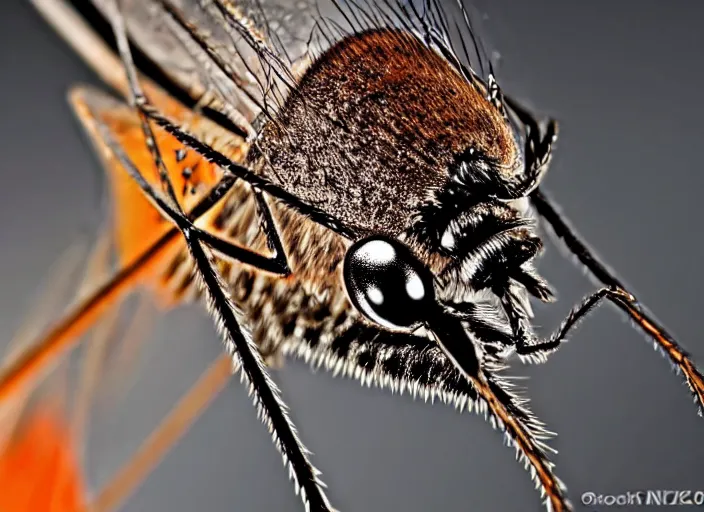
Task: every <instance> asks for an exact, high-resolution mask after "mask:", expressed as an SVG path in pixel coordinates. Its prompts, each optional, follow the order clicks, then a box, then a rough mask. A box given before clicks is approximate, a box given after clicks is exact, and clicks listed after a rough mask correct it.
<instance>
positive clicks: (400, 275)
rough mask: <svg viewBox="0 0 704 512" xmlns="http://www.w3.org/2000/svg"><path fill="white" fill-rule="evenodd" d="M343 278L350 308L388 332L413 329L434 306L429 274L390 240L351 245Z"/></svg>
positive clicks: (407, 252) (403, 248)
mask: <svg viewBox="0 0 704 512" xmlns="http://www.w3.org/2000/svg"><path fill="white" fill-rule="evenodd" d="M343 276H344V279H345V287H346V288H347V293H348V295H349V297H350V299H351V300H352V303H353V304H354V306H355V307H356V308H357V309H358V310H359V311H360V312H361V313H362V314H363V315H365V316H366V317H367V318H369V319H370V320H372V321H374V322H376V323H378V324H381V325H383V326H385V327H388V328H391V329H412V328H415V327H416V326H418V324H420V323H421V322H422V321H423V320H424V319H425V318H426V317H427V314H428V312H429V309H428V308H429V307H431V306H432V305H433V303H434V291H433V279H432V275H431V273H430V271H429V270H428V269H427V268H426V267H425V266H424V265H423V264H422V263H421V262H420V261H418V259H417V258H416V257H415V256H414V255H413V253H411V251H410V250H409V249H408V248H407V247H406V246H405V245H404V244H402V243H401V242H399V241H398V240H394V239H393V238H387V237H383V236H372V237H369V238H365V239H362V240H360V241H358V242H355V243H354V244H353V245H352V246H351V247H350V248H349V249H348V251H347V254H346V255H345V262H344V266H343Z"/></svg>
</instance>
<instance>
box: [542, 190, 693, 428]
mask: <svg viewBox="0 0 704 512" xmlns="http://www.w3.org/2000/svg"><path fill="white" fill-rule="evenodd" d="M531 200H532V202H533V204H534V205H535V208H536V210H537V212H538V214H539V215H540V216H541V217H542V218H543V219H545V220H546V221H547V222H548V224H550V226H551V227H552V229H553V232H554V234H555V236H556V237H557V238H558V239H560V240H561V241H562V242H563V243H564V244H565V246H566V247H567V249H569V251H570V252H571V253H572V254H573V255H575V256H576V257H577V258H578V259H579V261H580V262H581V263H582V265H584V266H585V267H586V269H587V270H588V271H589V273H590V274H591V275H592V276H593V277H594V278H596V279H598V280H599V281H601V282H602V283H603V284H604V285H606V286H609V287H610V288H612V289H613V290H614V296H613V299H612V302H614V304H616V305H617V306H618V307H619V308H620V309H621V310H622V311H624V312H625V313H626V314H627V315H628V316H629V317H630V318H631V319H632V320H633V321H634V322H635V323H636V325H637V326H638V327H640V329H641V330H642V331H643V332H644V333H645V334H646V335H647V336H648V337H650V338H651V339H652V340H653V342H654V343H655V344H656V346H657V347H658V348H660V349H661V350H662V351H663V353H664V354H665V355H666V356H667V358H668V359H669V360H670V361H671V362H672V364H673V365H675V368H677V370H678V371H680V372H682V374H683V375H684V378H685V381H686V382H687V385H688V386H689V389H690V391H691V392H692V394H693V395H694V398H695V402H696V403H697V405H698V406H699V415H700V416H701V415H702V412H703V411H704V377H702V374H701V372H700V371H699V370H698V369H697V368H696V366H695V365H694V362H693V361H692V360H691V359H690V357H689V354H688V353H687V352H686V351H685V350H684V349H683V348H682V347H680V346H679V344H678V343H677V342H676V341H675V339H674V337H673V336H671V335H670V334H669V333H668V332H667V330H666V329H665V328H664V327H663V326H662V324H660V323H659V322H658V321H657V320H656V319H655V318H654V317H653V315H652V314H651V313H650V312H648V310H647V309H646V308H645V306H643V305H642V304H640V303H639V302H638V301H637V299H636V298H635V296H634V295H633V294H632V293H630V292H629V291H628V289H627V288H626V287H625V286H624V285H623V283H622V282H621V281H620V280H619V279H618V278H617V277H616V276H615V274H614V273H613V272H612V271H611V270H609V269H608V268H607V267H606V265H605V264H604V263H603V262H602V261H601V260H600V259H599V258H598V257H597V256H596V255H595V254H594V253H593V252H592V251H591V250H590V249H589V247H588V246H587V245H586V243H585V242H583V241H582V240H581V237H580V236H579V235H578V234H577V233H576V232H575V231H574V230H573V229H572V228H571V227H570V226H569V224H568V222H567V220H565V218H564V217H563V216H562V215H561V214H560V213H559V212H558V211H557V208H556V207H555V206H554V205H553V204H552V201H551V200H550V199H549V198H548V197H546V196H545V194H543V193H542V192H541V191H540V190H536V191H535V192H534V193H533V194H532V195H531Z"/></svg>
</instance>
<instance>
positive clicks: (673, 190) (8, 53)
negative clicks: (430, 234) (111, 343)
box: [0, 0, 704, 512]
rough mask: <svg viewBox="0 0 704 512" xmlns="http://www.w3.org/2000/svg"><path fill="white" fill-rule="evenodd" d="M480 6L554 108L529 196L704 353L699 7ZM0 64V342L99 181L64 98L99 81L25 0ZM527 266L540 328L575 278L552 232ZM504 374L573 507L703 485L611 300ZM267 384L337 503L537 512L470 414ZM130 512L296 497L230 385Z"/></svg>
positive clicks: (84, 227) (691, 413)
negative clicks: (277, 391) (534, 278)
mask: <svg viewBox="0 0 704 512" xmlns="http://www.w3.org/2000/svg"><path fill="white" fill-rule="evenodd" d="M479 5H480V10H482V11H483V12H486V13H487V15H488V20H486V21H485V22H484V27H485V29H486V32H487V33H488V38H489V41H490V43H491V47H492V48H493V49H495V50H498V51H500V53H501V55H502V61H501V64H500V67H499V77H500V79H501V83H502V84H503V86H504V88H506V89H507V90H508V91H511V92H513V93H514V94H516V95H518V96H519V97H521V98H523V99H525V100H526V101H527V102H528V103H529V104H531V105H532V106H534V107H536V108H537V109H539V110H540V111H542V112H545V113H549V114H552V115H554V116H556V117H557V118H559V119H560V120H561V121H562V134H561V135H562V137H561V140H560V146H559V151H558V153H557V156H556V158H555V160H554V164H553V166H552V169H551V174H550V176H549V178H548V179H547V182H546V184H545V186H546V188H547V189H548V190H549V191H550V192H552V193H553V195H554V196H555V197H557V198H559V200H560V203H561V204H562V206H563V207H564V210H565V211H566V212H567V213H568V214H569V215H570V216H571V218H572V220H573V221H574V223H575V225H577V226H578V227H579V229H580V231H581V232H582V233H583V234H584V235H585V236H586V237H587V239H588V240H590V241H591V243H592V245H593V246H594V247H596V248H597V249H598V251H599V252H600V254H602V255H603V256H604V257H605V258H606V259H607V261H608V262H610V264H611V265H612V266H613V267H614V268H616V269H618V270H619V271H620V273H621V275H622V276H623V278H624V279H625V280H626V282H628V283H632V284H633V286H634V289H635V290H636V292H637V294H638V295H639V297H640V298H641V300H642V301H643V302H645V303H646V304H648V305H649V306H650V307H651V309H652V310H653V311H655V312H656V313H657V315H658V317H659V318H660V319H661V320H662V321H663V322H664V323H665V324H666V325H668V326H670V327H671V329H672V330H673V331H674V332H675V333H676V335H677V336H678V337H679V339H680V340H681V341H682V343H683V344H684V345H685V346H686V347H687V348H688V349H689V350H690V351H691V352H692V353H693V354H694V356H695V357H696V358H697V359H698V361H700V362H704V338H703V337H702V333H701V327H700V319H701V317H702V313H701V311H700V310H701V302H702V300H701V296H700V293H701V288H702V284H703V283H704V279H703V273H702V269H701V266H700V265H701V261H702V256H703V252H704V244H702V242H701V237H702V235H701V221H700V215H701V209H700V197H701V190H702V185H704V173H703V172H702V171H703V170H704V163H703V162H702V147H703V143H704V138H703V135H704V128H703V127H702V124H701V120H702V119H703V118H704V100H703V99H702V90H703V89H704V66H703V65H702V50H704V31H702V29H701V26H702V22H703V21H704V3H702V2H695V1H692V0H679V1H670V2H665V1H644V0H638V1H635V0H634V1H626V0H621V1H619V2H612V1H605V0H603V1H591V2H563V1H561V0H542V1H535V0H534V1H530V2H527V1H510V0H501V1H493V2H491V3H489V2H484V4H481V3H480V4H479ZM0 73H1V76H2V80H0V218H1V219H2V222H0V279H1V282H2V287H1V288H0V336H1V337H2V339H9V338H10V337H11V335H12V332H13V330H14V329H15V328H16V327H17V326H18V325H19V318H20V317H21V316H22V313H23V312H24V311H26V310H27V309H28V308H29V307H30V305H31V303H32V301H33V300H34V299H35V298H36V293H37V291H38V290H39V289H40V288H39V286H40V283H41V282H42V277H44V276H46V274H47V272H48V269H49V268H50V266H51V263H52V261H54V260H55V259H56V257H57V255H58V254H60V253H61V252H62V251H63V250H64V249H65V248H66V247H67V246H68V245H69V243H70V241H72V240H74V239H75V238H76V236H81V235H90V233H92V232H93V231H94V230H95V229H96V228H97V227H98V226H99V224H100V221H101V218H102V217H103V216H104V205H103V200H102V197H103V186H104V181H103V179H102V177H101V175H100V170H99V168H98V166H97V164H96V160H95V159H94V157H93V156H92V155H91V152H90V149H89V147H88V145H87V144H85V142H84V140H83V138H82V134H81V133H80V130H79V129H78V128H77V125H76V123H75V122H74V121H73V119H72V115H71V113H70V110H69V108H68V106H67V104H66V102H65V101H64V96H65V91H66V90H67V88H68V87H69V86H70V85H71V84H73V83H75V82H77V81H84V82H85V81H87V82H95V79H94V77H93V76H92V74H91V72H90V71H89V70H88V69H86V68H85V66H83V64H82V63H81V62H80V61H79V60H78V59H77V58H76V57H75V56H73V55H72V54H71V52H70V51H69V49H68V48H67V47H66V46H64V44H63V43H62V42H61V41H60V40H59V39H58V37H56V36H55V35H54V34H53V32H52V31H51V30H50V29H49V28H48V27H46V26H45V25H44V23H43V22H42V20H41V19H40V18H39V16H37V15H36V14H35V13H34V12H33V10H32V8H31V6H30V5H28V3H26V2H19V1H17V0H4V1H2V2H0ZM541 270H542V271H543V273H544V274H545V275H546V277H547V278H548V279H549V280H550V281H551V282H552V283H553V284H554V285H555V286H556V287H557V289H558V291H559V293H560V299H561V300H560V302H559V303H558V304H556V305H554V306H550V307H547V308H544V307H541V308H540V309H539V310H538V316H539V318H538V323H539V324H540V325H541V326H542V327H543V328H544V331H545V332H547V331H548V330H551V329H552V328H553V327H554V326H556V325H557V324H558V323H559V321H560V319H561V318H562V316H563V315H564V314H565V313H566V311H567V310H568V309H569V307H570V306H571V305H572V304H573V303H574V302H575V301H577V300H578V299H579V298H580V297H581V296H582V295H584V294H585V293H586V292H587V291H588V290H589V288H590V285H589V283H588V282H587V281H586V280H585V279H584V278H583V277H582V276H581V273H580V272H579V271H578V270H574V269H573V268H572V267H571V266H570V265H569V263H568V262H567V261H566V260H564V259H562V258H561V256H560V254H559V252H558V251H556V250H555V249H554V248H553V247H551V246H549V248H548V252H547V254H546V255H545V257H544V259H543V261H542V263H541ZM169 318H170V319H171V320H173V321H174V324H173V325H176V327H168V328H164V329H163V330H162V331H161V334H162V336H164V335H166V334H168V336H165V337H166V338H171V339H172V342H173V343H177V342H178V341H179V340H180V341H182V343H180V344H178V345H174V346H178V347H180V348H179V349H178V350H173V351H172V352H176V353H177V354H176V355H178V356H180V357H181V358H182V359H185V360H186V361H189V360H200V361H201V362H202V361H205V360H207V359H208V358H209V357H212V356H213V354H215V353H216V352H217V350H218V348H217V347H218V340H217V338H216V337H215V336H214V335H213V334H212V329H210V327H209V326H208V322H207V320H205V319H204V317H203V315H201V314H200V313H199V312H198V311H197V308H196V309H193V308H191V309H190V310H185V311H181V312H179V314H177V315H171V316H170V317H169ZM170 343H171V342H170ZM189 351H190V352H189ZM186 367H188V365H187V364H185V363H184V364H183V366H182V367H180V366H178V365H177V364H175V363H174V364H170V365H167V366H163V365H162V366H161V367H158V368H160V370H161V371H162V374H160V375H162V376H164V375H166V374H169V375H170V377H163V378H164V379H167V380H165V381H164V382H167V381H168V379H169V378H170V379H172V380H173V381H174V382H177V383H178V384H174V386H175V387H178V386H179V385H180V386H186V385H187V384H188V382H189V378H188V377H187V375H188V374H189V370H187V369H186ZM158 371H159V369H157V370H155V371H154V372H155V373H158ZM513 373H514V374H519V375H528V376H530V380H529V381H528V382H527V386H528V388H529V392H530V396H531V397H532V399H533V401H532V405H533V408H534V409H535V411H536V412H537V413H538V414H539V416H540V417H541V418H542V419H544V420H545V421H546V422H547V423H548V427H549V428H551V429H552V430H556V431H557V432H559V436H558V437H557V438H556V439H555V440H554V441H553V442H552V445H553V446H554V447H556V448H557V449H558V450H559V452H560V453H559V455H558V456H557V457H556V461H557V471H558V474H559V475H560V476H561V478H562V479H563V480H564V481H565V482H566V483H567V485H568V488H569V490H570V496H571V497H572V499H573V501H574V502H575V503H576V504H578V503H579V497H580V495H581V493H583V492H585V491H594V492H597V493H620V492H624V491H629V490H636V489H646V488H665V489H667V488H671V489H702V490H704V429H703V428H702V425H703V424H702V420H701V419H698V418H697V417H696V414H695V408H694V406H693V405H692V403H691V400H690V398H689V395H688V393H687V391H686V389H685V388H684V387H683V384H682V383H681V380H680V379H679V378H677V377H675V376H674V375H673V374H672V373H671V372H670V370H669V368H668V364H667V363H666V362H665V361H664V360H663V359H662V358H661V357H659V356H658V355H657V354H655V353H654V352H653V350H652V349H651V347H650V345H649V344H646V343H645V342H644V341H643V337H642V336H641V334H640V333H638V332H635V331H633V330H630V329H629V326H628V324H627V323H626V322H624V321H623V320H622V319H621V318H620V317H619V315H618V314H617V313H616V312H615V311H614V310H612V309H611V308H605V309H603V310H601V311H599V312H598V313H596V314H595V315H594V317H593V318H592V319H591V320H590V321H587V322H586V323H584V324H583V325H582V327H581V329H580V330H579V332H578V333H577V334H575V335H574V336H572V338H571V342H570V343H569V344H567V345H566V346H564V347H563V348H562V350H560V351H559V353H557V354H556V355H554V356H553V357H552V359H551V360H550V362H549V363H547V364H545V365H542V366H537V367H521V366H520V365H518V364H517V365H515V366H514V371H513ZM276 379H277V381H278V382H279V383H280V384H281V386H282V388H283V390H284V394H285V398H286V399H287V400H288V402H289V404H290V405H291V406H292V409H293V411H294V412H293V415H294V418H295V420H296V421H297V423H298V426H299V427H300V429H301V431H302V435H303V439H304V441H305V442H306V443H307V445H308V446H309V447H310V448H311V449H312V450H313V451H314V452H315V459H314V460H315V463H316V464H317V465H318V467H320V468H321V469H322V470H323V471H324V478H325V481H326V482H327V483H328V484H329V486H330V496H331V497H332V499H333V503H334V504H335V505H336V506H337V507H339V508H341V509H343V510H355V511H356V510H369V511H381V510H407V511H426V510H438V509H443V510H458V511H460V510H462V511H466V510H472V511H477V512H480V511H526V510H539V502H538V495H537V494H536V493H535V492H534V491H533V490H532V488H531V483H530V481H529V478H528V476H527V474H526V473H524V472H523V470H522V469H520V467H519V466H518V465H517V464H516V463H515V462H514V460H513V452H512V450H508V449H506V448H505V447H503V446H502V440H501V438H500V436H499V435H498V434H497V433H496V432H494V431H492V429H491V428H490V427H489V426H488V424H486V423H485V422H484V421H482V420H481V419H479V418H478V417H475V416H470V415H458V414H457V413H456V412H455V411H453V410H452V409H450V408H448V407H444V406H439V405H436V406H433V407H431V406H428V405H425V404H422V403H420V402H413V401H411V400H410V399H409V398H408V397H402V398H398V397H392V396H391V395H390V394H388V393H385V392H378V391H375V390H369V389H366V388H361V387H360V386H359V385H358V384H357V383H356V382H353V381H347V380H339V379H332V378H331V377H330V376H329V375H327V374H325V373H319V374H315V375H314V374H311V372H310V371H309V370H308V369H307V368H306V367H305V366H304V365H302V364H297V363H296V364H289V365H287V366H286V368H285V369H284V370H283V371H280V372H278V373H277V374H276ZM168 382H171V381H168ZM162 386H163V387H168V388H169V389H170V388H171V386H170V385H167V384H162ZM157 389H158V387H157ZM182 389H183V388H182ZM152 409H154V407H152ZM156 410H158V407H156ZM134 414H136V413H135V412H133V413H132V416H124V421H128V420H130V419H133V418H134ZM115 435H116V436H117V434H115ZM111 439H113V444H115V441H114V439H117V438H116V437H113V438H111ZM113 451H114V450H113ZM106 452H107V453H108V455H109V453H110V450H106ZM108 455H105V456H106V457H107V456H108ZM91 464H92V463H91ZM95 466H96V467H100V464H99V463H97V462H96V463H95ZM96 471H98V470H96ZM577 508H578V509H582V507H581V506H579V505H578V506H577ZM125 510H128V511H158V510H169V511H173V512H176V511H186V512H188V511H194V510H201V511H205V510H208V511H219V510H223V511H224V510H228V511H232V510H238V511H250V510H251V511H259V510H300V503H299V501H298V499H297V498H295V497H294V496H293V494H292V492H291V486H290V485H289V484H288V483H287V482H286V478H285V475H284V472H283V471H282V469H281V467H280V464H279V460H278V455H277V454H276V453H275V452H274V450H273V448H272V447H271V446H270V444H269V441H268V436H267V435H266V434H265V432H264V430H263V429H262V428H260V425H259V424H258V423H257V420H256V419H255V416H254V414H253V411H252V409H251V406H250V405H249V401H248V399H247V397H246V394H245V393H244V391H243V390H242V389H241V388H240V386H238V385H237V383H234V382H233V383H232V385H230V386H229V388H228V389H227V392H226V393H224V394H222V395H220V396H219V398H218V399H217V400H216V401H215V403H214V405H213V406H212V407H211V409H210V410H209V411H208V412H207V413H206V415H205V416H204V417H203V418H202V419H201V420H200V421H199V422H198V423H197V424H196V425H195V427H194V428H193V429H192V431H191V432H190V433H189V434H188V435H187V437H186V438H185V439H184V441H183V442H182V443H181V444H180V445H179V446H178V447H177V448H176V449H175V450H174V451H173V452H172V453H171V454H170V455H169V457H168V458H167V459H166V460H165V463H164V464H163V465H162V466H161V467H160V468H158V470H157V471H156V472H155V473H154V474H153V475H152V476H151V477H150V478H149V480H148V481H147V482H146V484H145V485H144V486H143V487H141V488H140V489H139V491H138V492H137V493H136V494H135V495H134V496H132V497H131V498H130V500H129V501H128V502H127V504H126V506H125ZM589 510H594V508H590V509H589ZM596 510H606V509H605V508H601V509H596Z"/></svg>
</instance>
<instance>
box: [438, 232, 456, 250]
mask: <svg viewBox="0 0 704 512" xmlns="http://www.w3.org/2000/svg"><path fill="white" fill-rule="evenodd" d="M440 245H442V246H443V247H444V248H445V249H454V248H455V237H454V236H453V235H452V233H451V232H450V230H449V229H448V230H447V231H445V233H444V234H443V235H442V239H441V240H440Z"/></svg>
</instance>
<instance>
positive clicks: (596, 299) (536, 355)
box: [516, 288, 622, 363]
mask: <svg viewBox="0 0 704 512" xmlns="http://www.w3.org/2000/svg"><path fill="white" fill-rule="evenodd" d="M621 298H622V293H621V291H619V290H618V289H615V288H600V289H599V290H597V291H596V292H594V293H591V294H589V295H588V296H587V297H585V298H584V300H582V302H581V303H580V304H578V305H576V306H575V307H574V308H572V310H571V311H570V312H569V313H568V314H567V317H565V319H564V320H563V322H562V324H561V325H560V327H559V328H558V329H557V330H556V331H555V332H554V333H553V334H552V335H551V336H550V337H549V338H547V339H546V340H542V341H539V342H537V343H530V340H529V339H528V338H525V337H524V338H521V339H519V340H518V342H517V343H516V353H517V354H518V355H519V356H521V359H523V360H524V361H528V362H534V363H542V362H544V361H545V359H546V358H547V356H549V355H550V354H552V353H553V352H555V350H557V348H558V347H559V346H560V344H561V343H562V342H563V341H565V339H566V338H567V335H568V334H569V332H570V331H571V330H572V329H574V328H575V327H576V325H577V324H578V323H579V322H580V321H581V320H582V319H583V318H584V317H586V316H587V315H588V314H589V313H590V312H591V311H593V310H594V308H596V307H597V306H598V305H599V304H600V303H601V302H602V301H603V300H605V299H606V300H610V301H611V302H613V303H614V304H617V305H618V304H619V301H620V300H621Z"/></svg>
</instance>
